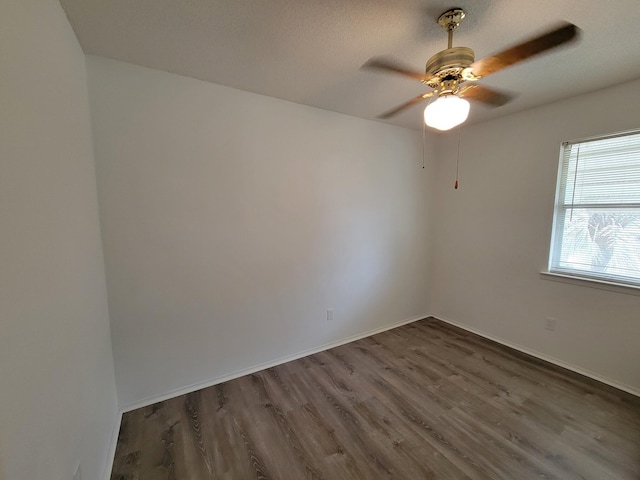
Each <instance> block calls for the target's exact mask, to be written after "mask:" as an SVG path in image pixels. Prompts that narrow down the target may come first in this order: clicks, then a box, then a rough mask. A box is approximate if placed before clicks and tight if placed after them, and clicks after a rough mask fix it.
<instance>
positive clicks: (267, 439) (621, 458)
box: [111, 318, 640, 480]
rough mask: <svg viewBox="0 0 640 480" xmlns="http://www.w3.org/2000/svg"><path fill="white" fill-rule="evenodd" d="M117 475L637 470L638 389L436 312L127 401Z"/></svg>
mask: <svg viewBox="0 0 640 480" xmlns="http://www.w3.org/2000/svg"><path fill="white" fill-rule="evenodd" d="M596 354H598V353H597V352H594V355H596ZM111 478H112V480H134V479H135V480H170V479H171V480H205V479H222V480H230V479H233V480H245V479H265V480H266V479H283V480H301V479H325V480H342V479H366V480H373V479H411V480H418V479H446V480H458V479H460V480H462V479H466V480H468V479H491V480H494V479H504V480H527V479H558V480H569V479H593V480H626V479H635V480H637V479H640V398H638V397H634V396H633V395H630V394H627V393H624V392H622V391H620V390H617V389H615V388H612V387H609V386H606V385H603V384H601V383H598V382H596V381H594V380H591V379H588V378H586V377H583V376H581V375H578V374H576V373H572V372H569V371H567V370H564V369H562V368H559V367H557V366H554V365H551V364H548V363H546V362H543V361H541V360H537V359H535V358H532V357H529V356H527V355H524V354H522V353H519V352H517V351H514V350H511V349H509V348H507V347H504V346H501V345H499V344H497V343H494V342H492V341H489V340H486V339H484V338H481V337H479V336H476V335H474V334H471V333H469V332H466V331H464V330H461V329H458V328H455V327H453V326H450V325H448V324H445V323H443V322H440V321H438V320H435V319H432V318H430V319H425V320H421V321H418V322H414V323H412V324H409V325H405V326H402V327H398V328H395V329H393V330H389V331H387V332H384V333H380V334H378V335H374V336H372V337H368V338H365V339H362V340H358V341H355V342H352V343H349V344H347V345H343V346H340V347H336V348H332V349H331V350H327V351H325V352H321V353H318V354H315V355H311V356H308V357H305V358H302V359H299V360H295V361H292V362H289V363H286V364H283V365H279V366H277V367H274V368H269V369H267V370H263V371H260V372H258V373H254V374H252V375H247V376H244V377H241V378H238V379H235V380H231V381H228V382H225V383H222V384H219V385H216V386H213V387H210V388H206V389H203V390H200V391H197V392H195V393H191V394H187V395H182V396H179V397H176V398H173V399H171V400H167V401H164V402H160V403H157V404H154V405H151V406H149V407H145V408H141V409H138V410H135V411H132V412H128V413H125V414H124V416H123V419H122V425H121V429H120V435H119V438H118V444H117V450H116V456H115V461H114V466H113V471H112V476H111Z"/></svg>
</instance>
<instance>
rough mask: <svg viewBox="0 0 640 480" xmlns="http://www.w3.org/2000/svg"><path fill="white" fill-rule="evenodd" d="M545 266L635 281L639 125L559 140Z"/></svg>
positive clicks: (639, 276) (639, 267)
mask: <svg viewBox="0 0 640 480" xmlns="http://www.w3.org/2000/svg"><path fill="white" fill-rule="evenodd" d="M549 272H551V273H559V274H565V275H571V276H579V277H587V278H591V279H597V280H603V281H607V282H614V283H623V284H631V285H635V286H640V131H635V132H625V133H621V134H616V135H609V136H606V137H600V138H595V139H589V140H582V141H579V142H566V143H564V144H563V145H562V149H561V152H560V168H559V172H558V186H557V190H556V205H555V214H554V224H553V235H552V239H551V251H550V255H549Z"/></svg>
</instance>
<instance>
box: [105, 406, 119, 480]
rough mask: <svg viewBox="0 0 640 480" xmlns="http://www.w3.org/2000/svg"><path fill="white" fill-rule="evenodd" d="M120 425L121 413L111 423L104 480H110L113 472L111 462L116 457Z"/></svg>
mask: <svg viewBox="0 0 640 480" xmlns="http://www.w3.org/2000/svg"><path fill="white" fill-rule="evenodd" d="M121 423H122V412H121V411H120V412H118V413H117V414H116V419H115V421H114V422H113V428H112V429H111V438H110V439H109V451H108V452H107V459H106V464H105V466H104V475H102V478H104V480H110V479H111V471H112V470H113V460H114V458H115V456H116V446H117V444H118V434H119V433H120V424H121Z"/></svg>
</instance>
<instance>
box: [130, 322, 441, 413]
mask: <svg viewBox="0 0 640 480" xmlns="http://www.w3.org/2000/svg"><path fill="white" fill-rule="evenodd" d="M427 317H429V315H419V316H417V317H412V318H408V319H405V320H401V321H399V322H395V323H391V324H389V325H385V326H383V327H379V328H375V329H373V330H369V331H367V332H363V333H359V334H357V335H352V336H350V337H347V338H343V339H341V340H337V341H335V342H330V343H325V344H324V345H320V346H318V347H314V348H311V349H308V350H303V351H301V352H297V353H294V354H291V355H285V356H284V357H279V358H276V359H275V360H271V361H268V362H264V363H260V364H258V365H254V366H252V367H249V368H244V369H241V370H236V371H234V372H231V373H229V374H226V375H221V376H218V377H216V378H213V379H210V380H205V381H203V382H198V383H194V384H191V385H185V386H184V387H180V388H176V389H174V390H171V391H169V392H167V393H164V394H162V395H155V396H151V397H147V398H143V399H142V400H139V401H136V402H132V403H128V404H125V405H122V406H121V407H120V408H121V412H122V413H125V412H130V411H131V410H136V409H138V408H142V407H147V406H149V405H153V404H154V403H158V402H162V401H164V400H168V399H170V398H174V397H177V396H180V395H184V394H186V393H191V392H195V391H197V390H200V389H203V388H207V387H211V386H213V385H218V384H219V383H223V382H228V381H229V380H233V379H236V378H239V377H243V376H244V375H249V374H252V373H255V372H259V371H260V370H264V369H266V368H271V367H275V366H277V365H281V364H283V363H287V362H290V361H292V360H298V359H299V358H302V357H306V356H308V355H313V354H314V353H318V352H323V351H325V350H329V349H330V348H334V347H339V346H340V345H344V344H345V343H351V342H354V341H356V340H360V339H361V338H365V337H370V336H371V335H375V334H377V333H381V332H385V331H387V330H391V329H392V328H396V327H400V326H402V325H406V324H409V323H413V322H416V321H418V320H422V319H424V318H427Z"/></svg>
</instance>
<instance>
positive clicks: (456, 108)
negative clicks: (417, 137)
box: [424, 95, 469, 130]
mask: <svg viewBox="0 0 640 480" xmlns="http://www.w3.org/2000/svg"><path fill="white" fill-rule="evenodd" d="M468 116H469V102H467V101H466V100H465V99H464V98H460V97H458V96H456V95H446V96H444V97H438V99H437V100H436V101H435V102H433V103H430V104H429V105H427V108H425V109H424V123H426V124H427V125H428V126H429V127H433V128H437V129H438V130H449V129H451V128H453V127H455V126H456V125H460V124H461V123H462V122H464V121H465V120H466V119H467V117H468Z"/></svg>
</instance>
